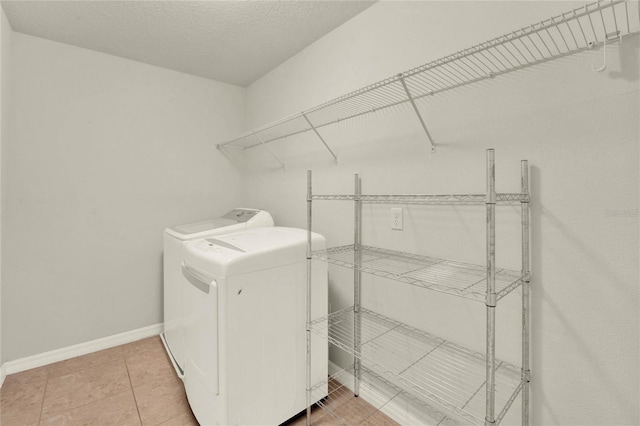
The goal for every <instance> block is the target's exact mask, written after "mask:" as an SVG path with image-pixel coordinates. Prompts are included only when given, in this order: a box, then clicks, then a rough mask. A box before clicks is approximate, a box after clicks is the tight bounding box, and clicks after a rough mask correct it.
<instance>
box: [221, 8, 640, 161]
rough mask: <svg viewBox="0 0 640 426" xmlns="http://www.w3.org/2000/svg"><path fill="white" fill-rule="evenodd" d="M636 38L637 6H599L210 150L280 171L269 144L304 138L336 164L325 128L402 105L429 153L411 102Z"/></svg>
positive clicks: (472, 49)
mask: <svg viewBox="0 0 640 426" xmlns="http://www.w3.org/2000/svg"><path fill="white" fill-rule="evenodd" d="M638 33H640V9H639V7H638V3H637V2H633V1H628V0H599V1H597V2H594V3H590V4H587V5H585V6H583V7H580V8H577V9H573V10H570V11H568V12H565V13H563V14H561V15H558V16H554V17H551V18H549V19H546V20H544V21H542V22H538V23H534V24H532V25H529V26H528V27H525V28H520V29H517V30H515V31H512V32H511V33H508V34H504V35H501V36H499V37H496V38H494V39H492V40H488V41H486V42H484V43H480V44H478V45H475V46H472V47H470V48H467V49H464V50H461V51H459V52H456V53H453V54H451V55H448V56H445V57H443V58H440V59H437V60H434V61H431V62H428V63H426V64H424V65H421V66H419V67H416V68H413V69H411V70H408V71H405V72H403V73H399V74H397V75H394V76H392V77H389V78H386V79H384V80H382V81H379V82H377V83H374V84H371V85H369V86H366V87H363V88H361V89H358V90H355V91H353V92H351V93H348V94H346V95H343V96H340V97H338V98H335V99H332V100H330V101H328V102H325V103H323V104H321V105H318V106H315V107H313V108H309V109H307V110H305V111H302V112H299V113H297V114H294V115H292V116H289V117H286V118H283V119H281V120H278V121H276V122H273V123H270V124H267V125H265V126H262V127H259V128H257V129H255V130H252V131H250V132H248V133H246V134H243V135H241V136H238V137H236V138H234V139H231V140H228V141H225V142H222V143H219V144H218V145H217V147H218V148H220V149H240V150H243V149H251V148H255V147H259V146H260V147H263V148H265V149H266V150H267V151H268V152H269V153H270V154H271V155H272V156H273V157H274V158H275V160H276V161H278V162H279V163H280V165H281V166H282V167H284V164H283V163H282V161H280V159H279V158H278V157H277V156H276V155H275V153H274V152H273V151H272V150H271V149H270V148H269V144H270V143H271V142H275V141H278V140H282V139H285V138H289V137H293V136H296V135H300V134H302V133H307V132H312V133H313V134H315V135H316V137H317V138H318V140H319V141H320V142H321V143H322V144H323V145H324V147H325V148H326V149H327V151H328V153H329V154H330V155H331V157H332V158H333V159H334V160H335V161H336V162H337V159H338V158H337V156H336V154H335V152H334V151H333V150H332V149H331V148H330V146H329V144H328V142H327V141H326V140H325V138H324V137H323V135H322V131H323V129H324V128H325V127H327V126H331V125H334V124H336V123H340V122H345V121H349V120H351V119H354V118H357V117H361V116H364V115H367V114H372V113H375V112H377V111H380V110H383V109H386V108H392V107H395V106H398V105H403V104H408V105H411V109H412V110H413V112H414V113H415V114H416V117H417V120H418V122H419V124H420V126H421V127H422V129H423V131H424V134H425V137H426V138H427V140H428V142H429V144H430V146H431V149H432V151H435V148H436V142H435V141H434V138H433V137H432V135H431V133H430V132H429V129H428V126H427V120H425V117H423V115H422V113H421V112H420V109H419V105H418V103H417V102H418V101H420V100H422V99H425V98H427V97H430V96H433V95H436V94H438V93H442V92H445V91H447V90H451V89H455V88H458V87H461V86H466V85H469V84H473V83H475V82H478V81H482V80H486V79H493V78H495V77H497V76H500V75H502V74H506V73H509V72H512V71H517V70H521V69H524V68H527V67H530V66H534V65H538V64H541V63H543V62H547V61H550V60H554V59H557V58H561V57H565V56H568V55H572V54H574V53H578V52H582V51H585V50H589V49H594V48H597V47H601V46H604V49H605V50H604V52H605V58H606V45H607V44H612V43H620V42H622V40H623V39H624V38H625V37H629V36H633V35H636V34H638ZM602 69H603V68H602ZM594 70H596V71H597V70H601V69H594Z"/></svg>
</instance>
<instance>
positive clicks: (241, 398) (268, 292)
mask: <svg viewBox="0 0 640 426" xmlns="http://www.w3.org/2000/svg"><path fill="white" fill-rule="evenodd" d="M312 247H313V249H314V250H319V249H324V248H325V239H324V237H322V236H321V235H318V234H315V233H314V234H312ZM306 248H307V231H306V230H302V229H294V228H284V227H272V228H260V229H254V230H248V231H245V232H241V233H234V234H225V235H221V236H216V237H210V238H204V239H199V240H195V241H192V242H189V243H186V244H185V251H184V262H183V265H182V272H183V276H184V278H185V279H184V292H183V303H184V305H183V310H184V312H185V313H186V316H185V325H184V330H185V352H186V360H185V375H184V384H185V389H186V393H187V398H188V400H189V404H190V405H191V409H192V411H193V413H194V414H195V416H196V419H197V420H198V422H199V423H200V424H201V425H278V424H280V423H283V422H284V421H286V420H288V419H289V418H291V417H292V416H294V415H296V414H297V413H299V412H301V411H303V410H305V409H306V405H307V403H306V354H307V349H306V309H307V308H306V305H307V297H306V294H307V260H306ZM318 263H319V264H318V265H314V267H313V268H312V271H313V276H312V298H311V300H312V306H311V310H312V315H313V317H317V316H321V315H326V314H327V310H328V308H327V304H328V294H327V281H328V277H327V265H326V263H324V262H318ZM314 339H315V340H314V341H313V342H312V358H311V359H312V361H313V364H312V383H314V384H318V383H321V382H323V381H325V382H326V380H327V373H328V371H327V370H328V367H327V364H328V347H327V343H326V340H324V344H323V343H322V339H321V338H320V337H319V336H318V337H317V338H316V337H314ZM324 395H325V396H326V389H325V392H324ZM313 402H314V403H315V402H316V401H313Z"/></svg>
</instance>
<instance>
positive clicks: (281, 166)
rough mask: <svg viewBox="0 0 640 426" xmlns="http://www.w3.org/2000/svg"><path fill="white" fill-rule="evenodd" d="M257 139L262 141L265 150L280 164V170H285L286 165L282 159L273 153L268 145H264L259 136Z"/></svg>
mask: <svg viewBox="0 0 640 426" xmlns="http://www.w3.org/2000/svg"><path fill="white" fill-rule="evenodd" d="M256 137H257V138H258V140H259V141H260V143H261V144H262V146H264V147H265V149H266V150H267V151H269V154H271V156H272V157H273V158H274V159H275V160H276V161H277V162H278V164H280V168H282V169H284V163H283V162H282V161H280V159H279V158H278V157H277V156H276V155H275V154H274V153H273V151H271V149H269V147H268V146H267V144H266V143H264V141H263V140H262V138H261V137H260V136H258V135H256Z"/></svg>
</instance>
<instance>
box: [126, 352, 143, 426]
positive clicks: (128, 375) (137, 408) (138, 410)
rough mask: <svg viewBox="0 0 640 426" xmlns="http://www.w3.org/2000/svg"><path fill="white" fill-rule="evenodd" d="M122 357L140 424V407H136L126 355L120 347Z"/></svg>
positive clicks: (136, 400)
mask: <svg viewBox="0 0 640 426" xmlns="http://www.w3.org/2000/svg"><path fill="white" fill-rule="evenodd" d="M123 346H124V345H123ZM122 357H123V358H124V366H125V368H126V369H127V377H128V378H129V389H131V394H133V402H134V403H135V404H136V411H137V412H138V420H140V424H141V425H142V424H143V423H142V416H141V415H140V408H139V407H138V399H137V398H136V393H135V391H134V390H133V383H132V382H131V373H129V364H128V363H127V357H126V356H125V354H124V348H122Z"/></svg>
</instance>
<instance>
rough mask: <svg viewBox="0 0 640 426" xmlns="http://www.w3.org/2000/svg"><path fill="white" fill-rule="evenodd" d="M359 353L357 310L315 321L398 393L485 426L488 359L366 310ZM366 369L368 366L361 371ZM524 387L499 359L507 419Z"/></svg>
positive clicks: (499, 393)
mask: <svg viewBox="0 0 640 426" xmlns="http://www.w3.org/2000/svg"><path fill="white" fill-rule="evenodd" d="M360 313H361V317H360V327H361V332H360V339H361V346H360V349H359V351H356V350H354V318H355V316H354V310H353V307H349V308H346V309H343V310H341V311H337V312H334V313H332V314H330V315H328V316H327V317H325V318H320V319H318V320H315V321H313V322H312V324H311V325H312V332H314V333H317V334H318V335H321V336H323V337H325V338H326V339H327V340H328V341H329V343H331V344H332V345H335V346H336V347H338V348H340V349H342V350H344V351H346V352H347V353H349V354H351V355H353V356H355V357H356V358H358V359H360V360H361V362H362V365H365V364H366V365H367V369H368V370H369V371H371V372H375V374H376V375H377V376H379V377H381V378H382V380H384V381H385V382H386V383H390V384H392V385H393V387H394V388H395V389H400V390H401V391H402V392H404V393H406V394H408V395H411V396H412V397H414V398H416V399H417V400H418V401H427V403H429V402H430V403H435V404H436V405H437V407H442V409H444V410H445V411H446V413H447V415H453V419H454V421H455V420H458V419H459V420H460V421H462V422H463V423H465V424H467V423H468V424H477V425H484V420H485V411H484V409H485V407H484V402H485V401H484V396H485V395H484V392H482V390H483V389H484V387H485V384H486V376H485V368H486V358H485V355H484V354H481V353H478V352H475V351H473V350H470V349H468V348H465V347H463V346H460V345H457V344H455V343H452V342H448V341H446V340H444V339H442V338H440V337H437V336H433V335H431V334H428V333H426V332H424V331H421V330H418V329H415V328H413V327H410V326H408V325H406V324H403V323H400V322H398V321H395V320H393V319H391V318H387V317H385V316H383V315H380V314H378V313H375V312H373V311H370V310H368V309H364V308H361V309H360ZM361 368H363V369H364V367H361ZM521 388H522V378H521V372H520V369H519V368H516V367H515V366H513V365H511V364H508V363H506V362H502V361H499V360H496V405H497V406H498V407H502V410H501V412H500V414H499V415H498V416H497V417H496V424H498V423H499V422H500V420H502V418H503V417H504V415H505V414H506V412H507V411H508V409H509V408H510V406H511V404H512V403H513V401H514V400H515V398H516V397H517V395H518V394H519V392H520V390H521Z"/></svg>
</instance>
